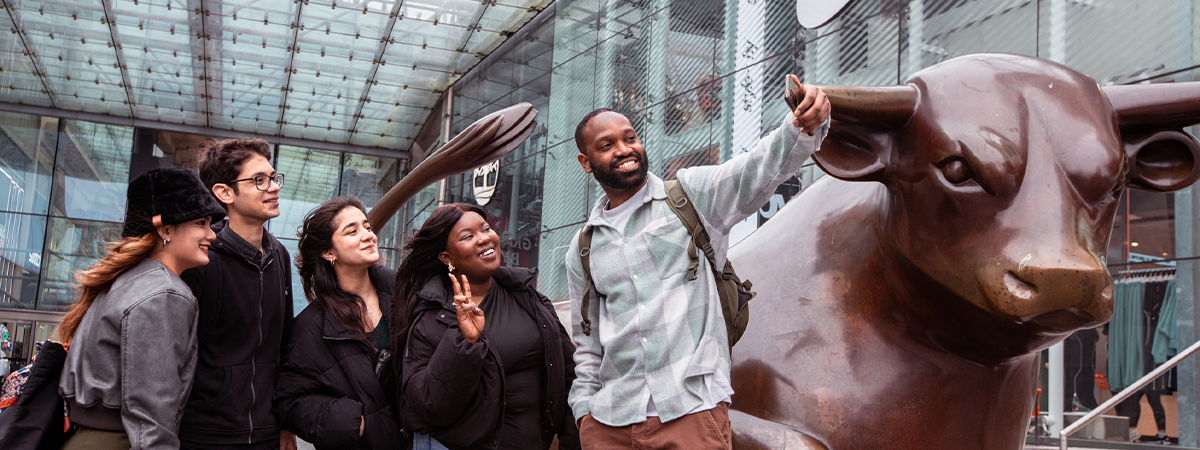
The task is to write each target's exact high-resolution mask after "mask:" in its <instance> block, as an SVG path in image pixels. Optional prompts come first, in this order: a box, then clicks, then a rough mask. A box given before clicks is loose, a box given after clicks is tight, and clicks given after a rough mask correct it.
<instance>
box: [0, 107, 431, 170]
mask: <svg viewBox="0 0 1200 450" xmlns="http://www.w3.org/2000/svg"><path fill="white" fill-rule="evenodd" d="M0 111H7V112H14V113H20V114H32V115H38V116H50V117H58V118H62V119H70V120H83V121H88V122H95V123H103V124H109V125H120V126H127V127H140V128H152V129H156V130H165V131H178V132H181V133H192V134H200V135H208V136H230V137H245V138H259V139H262V140H264V141H267V142H270V143H272V144H281V145H294V146H297V147H304V148H311V149H315V150H331V151H336V152H347V153H356V154H360V155H371V156H384V157H388V158H400V159H407V158H408V151H407V150H394V149H387V148H381V147H364V146H361V145H353V144H339V143H336V142H324V141H313V140H308V139H298V138H290V137H284V136H278V135H267V134H258V133H252V132H248V131H236V130H223V129H219V128H210V127H197V126H192V125H183V124H178V123H169V122H159V121H155V120H143V119H132V118H128V117H117V116H109V115H106V114H96V113H87V112H81V111H65V110H61V109H55V108H46V107H42V106H32V105H16V104H11V103H0Z"/></svg>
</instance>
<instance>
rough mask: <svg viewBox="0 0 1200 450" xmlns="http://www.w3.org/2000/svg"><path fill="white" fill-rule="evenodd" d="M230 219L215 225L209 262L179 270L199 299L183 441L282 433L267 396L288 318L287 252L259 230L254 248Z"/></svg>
mask: <svg viewBox="0 0 1200 450" xmlns="http://www.w3.org/2000/svg"><path fill="white" fill-rule="evenodd" d="M227 223H228V221H225V222H222V223H218V224H214V225H213V230H214V231H216V232H217V239H216V240H215V241H213V243H212V245H211V246H210V247H209V254H208V264H207V265H204V266H200V267H197V268H195V269H189V270H187V271H184V272H183V274H182V275H181V278H183V280H184V282H186V283H187V284H188V287H191V288H192V293H193V294H195V296H196V300H197V301H198V302H199V304H200V319H199V321H198V322H199V323H198V325H197V327H196V333H197V336H198V340H199V344H198V345H199V349H198V350H199V361H198V363H197V364H196V376H195V381H194V383H193V385H192V393H191V395H190V396H189V397H188V401H187V406H186V407H185V409H184V412H183V419H182V421H181V423H180V425H179V438H180V440H181V441H183V442H195V443H203V444H254V443H261V442H267V441H271V440H278V439H279V421H278V420H276V418H275V414H274V412H273V411H272V405H271V400H272V397H273V396H274V394H275V380H276V378H277V377H278V375H279V354H280V349H281V347H282V344H283V338H284V336H287V335H288V333H289V332H290V329H291V324H292V315H293V314H292V271H291V265H290V262H291V258H290V256H289V255H288V252H287V250H285V249H284V248H283V245H282V244H280V243H279V241H277V240H275V237H274V236H272V235H271V233H267V232H266V231H265V230H264V231H263V242H262V245H263V250H264V251H263V252H259V251H258V249H257V248H255V247H254V246H253V245H251V244H250V243H249V242H246V240H245V239H242V237H241V236H239V235H238V234H237V233H234V232H233V230H231V229H229V227H228V226H226V224H227ZM263 253H265V254H266V256H265V257H264V256H263Z"/></svg>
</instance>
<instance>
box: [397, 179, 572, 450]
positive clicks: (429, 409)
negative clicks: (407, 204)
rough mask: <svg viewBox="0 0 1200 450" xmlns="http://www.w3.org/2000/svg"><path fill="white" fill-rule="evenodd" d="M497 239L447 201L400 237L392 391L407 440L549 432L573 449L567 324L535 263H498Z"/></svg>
mask: <svg viewBox="0 0 1200 450" xmlns="http://www.w3.org/2000/svg"><path fill="white" fill-rule="evenodd" d="M499 242H500V239H499V237H497V236H496V232H495V231H492V228H491V225H489V224H488V222H487V213H485V212H484V211H483V209H481V208H479V207H478V206H474V205H468V204H463V203H454V204H449V205H444V206H441V207H438V208H437V209H436V210H434V211H433V214H432V215H431V216H430V217H429V219H428V220H426V221H425V224H424V225H423V226H422V227H421V229H420V231H418V232H417V233H416V235H415V236H414V237H413V238H412V239H411V240H409V242H408V243H407V244H405V248H406V249H407V250H408V251H409V253H408V256H407V257H406V258H405V259H404V261H403V262H402V263H401V265H400V269H399V270H397V275H396V292H397V296H396V298H397V306H396V308H395V314H396V319H395V321H394V323H395V326H394V327H392V336H393V338H392V343H393V346H396V347H397V348H399V347H400V343H406V344H407V345H406V346H404V347H405V353H404V358H403V361H402V370H400V372H399V373H400V374H401V375H402V384H401V395H400V398H399V401H400V402H401V403H402V404H403V405H404V406H402V407H401V421H402V422H403V423H404V425H405V427H406V428H408V429H410V430H412V431H414V432H416V433H417V434H416V435H415V436H414V439H413V448H414V449H417V450H429V449H447V448H448V449H451V450H458V449H489V450H494V449H520V450H536V449H542V450H545V449H547V448H549V447H550V445H551V442H552V441H553V439H554V437H555V436H557V437H558V441H559V448H560V449H576V448H579V431H578V429H577V428H576V427H575V422H574V420H572V417H571V411H570V409H569V408H568V407H567V403H566V401H567V398H566V394H567V388H568V387H569V386H570V385H571V379H572V378H574V370H573V366H574V364H573V363H572V361H571V354H572V352H573V351H574V346H572V345H571V340H570V335H568V334H567V331H566V329H565V328H563V326H562V323H561V322H559V319H558V315H557V314H556V313H555V311H554V307H553V306H552V305H551V304H550V301H549V300H547V299H546V297H545V296H543V295H542V294H541V293H539V292H538V291H537V289H535V288H534V280H535V277H536V276H537V271H536V270H535V269H527V268H522V267H501V266H500V262H501V261H500V251H499V250H500V248H499ZM485 319H486V320H485ZM409 330H411V332H409Z"/></svg>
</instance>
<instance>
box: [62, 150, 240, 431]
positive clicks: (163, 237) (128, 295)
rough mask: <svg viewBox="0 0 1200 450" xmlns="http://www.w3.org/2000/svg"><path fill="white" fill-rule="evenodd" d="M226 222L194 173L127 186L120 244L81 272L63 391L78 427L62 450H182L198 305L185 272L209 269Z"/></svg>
mask: <svg viewBox="0 0 1200 450" xmlns="http://www.w3.org/2000/svg"><path fill="white" fill-rule="evenodd" d="M224 217H225V209H224V208H222V207H221V205H220V204H219V203H217V200H216V199H215V198H213V196H212V193H210V192H209V191H208V189H205V188H204V184H203V183H201V182H200V178H199V177H197V175H196V173H195V172H193V171H191V170H189V169H184V168H166V169H155V170H151V171H149V172H146V173H145V174H143V175H141V176H139V177H137V178H135V179H134V180H133V181H132V182H130V183H129V188H128V193H127V202H126V211H125V225H124V229H123V230H122V232H121V237H122V239H121V241H120V242H116V243H113V244H110V245H109V247H108V252H107V253H106V254H105V255H104V257H103V258H101V259H100V261H99V262H97V263H96V264H93V265H92V266H91V267H89V268H88V269H87V270H85V271H82V272H79V273H78V274H76V280H77V281H78V285H77V286H76V289H78V290H79V294H80V298H79V301H77V302H76V303H75V305H74V306H72V307H71V311H70V312H68V313H67V315H66V316H65V317H63V321H62V324H61V325H60V326H59V329H58V333H59V337H60V338H61V339H62V341H63V342H65V343H67V344H70V351H68V352H67V360H66V363H65V365H64V367H63V372H62V378H61V379H60V380H59V392H60V393H61V394H62V396H63V399H64V400H66V402H67V405H68V407H69V410H70V418H71V422H73V423H75V424H76V425H77V426H78V428H77V430H76V432H75V434H74V435H72V436H71V437H70V438H69V439H68V440H67V442H66V444H64V446H63V448H65V449H83V448H88V449H110V448H113V449H115V448H122V449H130V448H132V449H135V450H136V449H150V448H154V449H167V448H171V449H175V448H179V439H178V437H177V436H176V432H177V431H178V427H179V418H180V415H181V414H182V413H183V406H184V402H185V401H186V399H187V396H188V392H189V391H190V390H191V386H192V373H193V372H194V371H195V365H196V319H197V316H198V311H199V309H198V307H197V304H196V298H195V297H194V296H193V295H192V292H191V290H189V289H188V287H187V285H186V284H184V282H183V280H181V279H180V278H179V273H181V272H183V271H184V270H187V269H190V268H192V267H197V266H202V265H205V264H208V245H209V244H210V243H211V242H212V241H213V239H215V238H216V235H215V234H214V233H213V231H212V229H211V228H210V227H209V225H210V224H211V222H212V221H216V220H221V219H222V218H224Z"/></svg>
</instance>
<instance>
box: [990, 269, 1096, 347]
mask: <svg viewBox="0 0 1200 450" xmlns="http://www.w3.org/2000/svg"><path fill="white" fill-rule="evenodd" d="M1089 260H1090V261H1089ZM1010 261H1011V260H1010ZM990 269H991V270H987V271H986V272H987V275H985V277H984V284H985V285H987V286H986V289H985V292H987V293H988V296H989V297H991V298H990V299H989V300H990V303H991V306H992V307H993V308H994V309H995V311H996V312H997V313H999V314H1000V315H1003V316H1007V317H1011V318H1013V319H1015V320H1017V321H1019V322H1034V323H1038V324H1041V325H1043V326H1046V327H1048V328H1051V329H1057V330H1070V329H1075V328H1080V327H1085V326H1089V325H1095V324H1099V323H1102V322H1104V321H1106V320H1108V319H1109V318H1110V317H1112V297H1113V290H1112V280H1111V279H1110V278H1109V276H1108V273H1107V271H1105V270H1104V268H1103V267H1101V266H1100V265H1099V263H1097V262H1095V259H1094V258H1090V257H1089V258H1080V259H1076V260H1063V259H1059V258H1055V260H1054V261H1050V262H1048V263H1043V264H1039V263H1038V261H1031V258H1029V257H1027V258H1025V259H1024V260H1022V261H1021V262H1020V263H1016V264H1013V263H1011V262H1010V263H1008V264H1004V263H1003V262H996V263H993V264H992V265H991V267H990Z"/></svg>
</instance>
